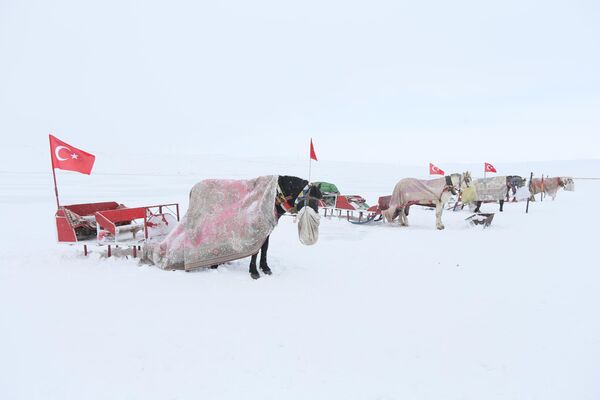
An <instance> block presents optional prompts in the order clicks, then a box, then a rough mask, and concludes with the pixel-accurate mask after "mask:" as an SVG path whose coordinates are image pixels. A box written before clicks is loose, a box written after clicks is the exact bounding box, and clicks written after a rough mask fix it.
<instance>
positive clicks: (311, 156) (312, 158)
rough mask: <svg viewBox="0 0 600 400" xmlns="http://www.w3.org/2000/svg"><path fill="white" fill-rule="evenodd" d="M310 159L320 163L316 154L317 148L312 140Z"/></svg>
mask: <svg viewBox="0 0 600 400" xmlns="http://www.w3.org/2000/svg"><path fill="white" fill-rule="evenodd" d="M310 159H311V160H315V161H319V160H317V154H316V153H315V146H313V142H312V139H310Z"/></svg>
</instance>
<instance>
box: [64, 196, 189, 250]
mask: <svg viewBox="0 0 600 400" xmlns="http://www.w3.org/2000/svg"><path fill="white" fill-rule="evenodd" d="M55 221H56V232H57V239H58V242H59V243H66V244H70V245H83V252H84V254H85V255H87V253H88V246H90V245H95V246H107V255H108V256H109V257H110V256H111V255H112V249H113V247H125V248H131V250H132V255H133V257H136V256H137V251H138V250H139V249H140V248H141V246H142V245H143V244H145V243H147V242H149V241H154V240H160V239H162V238H164V237H165V236H166V235H167V234H168V233H169V232H170V231H171V230H172V229H173V228H174V227H175V226H176V225H177V223H178V221H179V204H177V203H172V204H159V205H152V206H143V207H126V206H124V205H123V204H119V203H117V202H114V201H111V202H101V203H87V204H72V205H65V206H61V207H60V208H59V209H58V210H57V211H56V214H55Z"/></svg>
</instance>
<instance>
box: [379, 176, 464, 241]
mask: <svg viewBox="0 0 600 400" xmlns="http://www.w3.org/2000/svg"><path fill="white" fill-rule="evenodd" d="M470 184H471V173H470V172H464V173H463V174H452V175H450V176H445V177H444V178H437V179H430V180H422V179H414V178H405V179H402V180H400V181H399V182H398V183H397V184H396V186H395V187H394V192H393V193H392V198H391V200H390V207H389V208H388V209H387V210H383V211H382V214H383V216H384V217H385V219H386V220H387V221H388V222H393V221H394V220H395V219H396V218H398V217H399V222H400V226H408V208H409V207H410V206H411V205H420V206H430V207H435V226H436V228H437V229H440V230H441V229H444V224H442V212H443V211H444V206H445V205H446V203H447V202H448V200H450V197H451V196H452V195H453V194H456V192H457V189H458V188H461V187H469V186H470Z"/></svg>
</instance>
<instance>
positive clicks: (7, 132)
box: [0, 0, 600, 164]
mask: <svg viewBox="0 0 600 400" xmlns="http://www.w3.org/2000/svg"><path fill="white" fill-rule="evenodd" d="M598 21H600V2H598V1H574V0H568V1H566V0H565V1H528V0H519V1H503V2H482V1H475V0H474V1H414V0H413V1H406V2H403V1H389V2H386V1H367V2H365V1H360V2H359V1H348V0H345V1H335V2H326V1H322V0H320V1H303V2H283V1H253V2H250V1H235V2H234V1H168V2H167V1H163V2H151V1H121V0H118V1H113V0H108V1H98V2H84V1H28V0H12V1H8V0H0V133H1V134H2V137H3V139H2V140H3V142H5V145H9V146H17V145H22V144H26V145H28V146H32V147H36V148H37V147H40V148H42V147H47V146H48V143H47V134H48V133H51V132H52V133H54V134H55V135H56V136H58V137H59V138H61V139H63V140H65V141H67V142H69V143H71V144H73V145H75V146H78V147H81V148H82V149H84V150H88V151H90V152H94V151H110V150H111V149H113V148H118V149H120V150H119V151H121V152H122V151H130V152H144V151H151V152H159V153H160V152H165V153H175V154H178V153H197V154H203V153H210V154H230V155H234V156H236V155H240V156H241V155H244V156H248V155H252V156H254V155H255V156H259V157H263V156H271V155H275V156H279V157H290V158H295V159H298V158H302V157H307V155H308V140H309V138H310V137H311V136H312V137H313V138H314V140H315V145H316V150H317V155H318V156H319V157H320V158H322V159H327V160H360V161H393V162H403V163H415V164H423V163H427V162H429V161H433V162H439V163H443V162H444V161H448V162H452V161H455V162H478V161H490V162H495V161H497V162H508V161H518V160H548V159H576V158H600V146H599V144H600V138H599V137H600V135H599V133H600V73H599V71H600V48H599V47H600V46H599V45H600V24H599V23H598ZM7 138H8V139H7ZM7 140H8V142H7Z"/></svg>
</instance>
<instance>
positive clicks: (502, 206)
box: [500, 200, 504, 212]
mask: <svg viewBox="0 0 600 400" xmlns="http://www.w3.org/2000/svg"><path fill="white" fill-rule="evenodd" d="M503 208H504V200H500V212H503V211H504V210H503Z"/></svg>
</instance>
